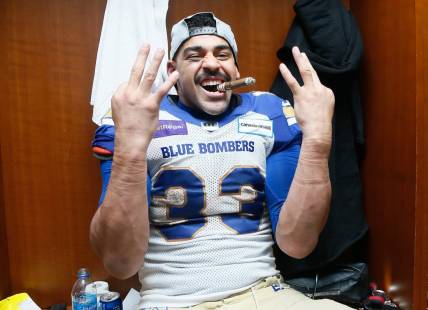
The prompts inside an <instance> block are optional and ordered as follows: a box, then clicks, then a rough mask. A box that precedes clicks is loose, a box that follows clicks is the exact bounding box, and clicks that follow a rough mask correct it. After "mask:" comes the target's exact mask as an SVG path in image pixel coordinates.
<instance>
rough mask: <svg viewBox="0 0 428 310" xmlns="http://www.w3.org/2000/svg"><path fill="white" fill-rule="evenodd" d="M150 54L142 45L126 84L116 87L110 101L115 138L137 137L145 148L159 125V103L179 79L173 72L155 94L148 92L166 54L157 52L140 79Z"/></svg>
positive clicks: (146, 45)
mask: <svg viewBox="0 0 428 310" xmlns="http://www.w3.org/2000/svg"><path fill="white" fill-rule="evenodd" d="M149 52H150V46H149V45H148V44H145V45H143V47H142V48H141V49H140V50H139V52H138V55H137V58H136V60H135V63H134V65H133V67H132V70H131V74H130V77H129V81H128V82H126V83H123V84H122V85H120V86H119V88H118V89H117V91H116V92H115V94H114V95H113V97H112V102H111V104H112V113H113V121H114V124H115V127H116V135H118V134H124V135H126V138H127V140H132V139H133V138H137V139H138V140H139V141H141V142H143V143H144V144H147V145H148V143H149V142H150V140H151V138H152V135H153V133H154V131H155V130H156V127H157V126H158V121H159V105H160V102H161V100H162V98H163V96H165V95H166V94H167V92H168V91H169V89H170V88H171V87H172V86H173V85H174V84H175V83H176V82H177V79H178V72H176V71H175V72H173V73H172V74H170V75H169V77H168V79H167V80H166V81H165V82H164V83H163V84H162V85H161V86H160V87H159V88H158V89H157V91H156V92H154V93H151V89H152V85H153V83H154V81H155V79H156V75H157V72H158V70H159V66H160V64H161V62H162V59H163V57H164V53H165V52H164V50H163V49H158V50H157V51H156V53H155V54H154V57H153V60H152V62H151V64H150V65H149V67H148V69H147V70H146V72H145V73H144V76H143V72H144V68H145V67H146V65H147V58H148V56H149Z"/></svg>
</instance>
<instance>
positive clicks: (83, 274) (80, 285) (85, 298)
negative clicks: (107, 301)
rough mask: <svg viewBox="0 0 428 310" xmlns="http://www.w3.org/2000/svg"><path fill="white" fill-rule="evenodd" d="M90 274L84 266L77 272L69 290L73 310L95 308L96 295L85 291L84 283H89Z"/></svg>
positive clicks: (93, 309)
mask: <svg viewBox="0 0 428 310" xmlns="http://www.w3.org/2000/svg"><path fill="white" fill-rule="evenodd" d="M91 282H92V281H91V274H90V273H89V270H88V269H86V268H81V269H79V271H78V272H77V279H76V282H74V285H73V289H72V290H71V306H72V309H73V310H96V309H97V295H96V294H93V293H92V292H87V291H86V285H88V284H89V283H91Z"/></svg>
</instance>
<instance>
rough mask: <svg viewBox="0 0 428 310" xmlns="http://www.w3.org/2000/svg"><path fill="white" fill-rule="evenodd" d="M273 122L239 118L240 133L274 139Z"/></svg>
mask: <svg viewBox="0 0 428 310" xmlns="http://www.w3.org/2000/svg"><path fill="white" fill-rule="evenodd" d="M272 125H273V124H272V121H271V120H265V119H249V118H242V117H240V118H238V132H240V133H248V134H252V135H258V136H264V137H272V135H273V129H272Z"/></svg>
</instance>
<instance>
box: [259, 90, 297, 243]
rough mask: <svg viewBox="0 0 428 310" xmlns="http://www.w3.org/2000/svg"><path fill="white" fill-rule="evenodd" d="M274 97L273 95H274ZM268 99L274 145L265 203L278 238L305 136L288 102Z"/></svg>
mask: <svg viewBox="0 0 428 310" xmlns="http://www.w3.org/2000/svg"><path fill="white" fill-rule="evenodd" d="M272 96H273V95H272ZM273 97H274V98H271V97H270V98H269V100H270V101H271V104H270V105H269V106H270V112H269V113H270V119H271V120H272V122H273V132H274V143H273V147H272V150H271V152H270V154H269V156H268V157H267V159H266V188H265V190H266V203H267V207H268V210H269V216H270V220H271V223H272V232H273V235H274V236H275V231H276V227H277V224H278V219H279V213H280V211H281V208H282V205H283V204H284V202H285V200H286V199H287V195H288V192H289V190H290V186H291V183H292V181H293V177H294V173H295V171H296V167H297V162H298V160H299V154H300V147H301V143H302V132H301V129H300V127H299V125H298V124H297V121H296V118H295V115H294V110H293V108H292V106H291V104H290V102H289V101H287V100H283V99H281V98H279V97H277V96H273Z"/></svg>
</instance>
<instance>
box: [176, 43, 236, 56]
mask: <svg viewBox="0 0 428 310" xmlns="http://www.w3.org/2000/svg"><path fill="white" fill-rule="evenodd" d="M224 49H227V50H229V51H231V52H232V49H231V48H230V46H229V45H227V44H224V45H216V46H215V47H214V50H216V51H219V50H224ZM202 50H204V47H203V46H201V45H194V46H189V47H186V48H185V49H184V50H183V55H185V54H187V53H189V52H199V51H202Z"/></svg>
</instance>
